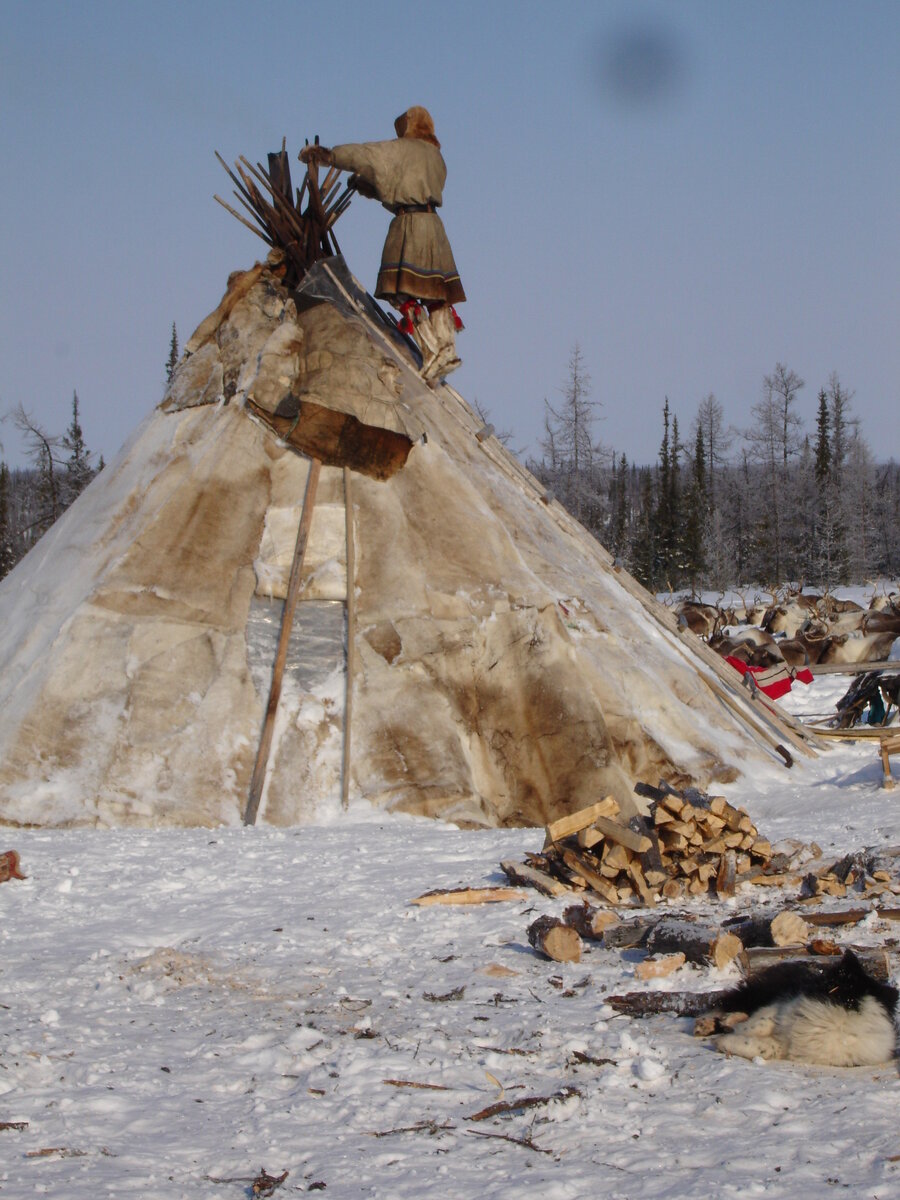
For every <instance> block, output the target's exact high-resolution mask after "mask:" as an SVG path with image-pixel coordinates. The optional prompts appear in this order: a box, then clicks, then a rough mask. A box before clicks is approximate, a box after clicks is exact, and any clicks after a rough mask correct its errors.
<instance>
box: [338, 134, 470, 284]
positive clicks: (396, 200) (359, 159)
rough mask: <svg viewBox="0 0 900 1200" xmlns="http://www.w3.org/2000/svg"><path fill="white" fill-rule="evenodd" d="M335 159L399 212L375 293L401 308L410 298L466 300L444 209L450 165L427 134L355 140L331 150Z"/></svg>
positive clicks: (339, 165)
mask: <svg viewBox="0 0 900 1200" xmlns="http://www.w3.org/2000/svg"><path fill="white" fill-rule="evenodd" d="M331 153H332V161H333V162H334V165H335V166H336V167H339V168H340V169H341V170H342V171H352V172H353V173H354V174H356V175H358V176H359V177H360V178H361V179H362V180H364V182H365V183H367V184H368V185H369V186H370V187H371V188H372V189H373V191H374V192H375V197H376V199H378V200H380V201H381V203H382V204H383V205H384V207H385V208H387V209H389V210H390V211H391V212H392V213H394V219H393V221H391V224H390V228H389V229H388V233H387V238H386V240H385V243H384V250H383V251H382V254H381V270H380V271H379V272H378V283H377V285H376V288H375V295H376V296H378V297H379V298H380V299H383V300H387V301H388V302H389V303H391V304H394V305H395V306H397V307H399V305H400V304H401V303H402V302H403V301H404V300H407V299H410V298H413V299H416V300H424V301H425V302H426V303H428V304H431V303H435V302H437V303H440V302H444V303H446V304H461V303H462V301H463V300H465V298H466V293H465V291H464V290H463V286H462V283H461V281H460V278H459V272H458V271H457V269H456V263H455V262H454V261H453V251H452V250H451V249H450V242H449V241H448V240H447V234H446V232H445V230H444V223H443V221H442V220H441V218H440V217H439V216H438V214H437V213H436V212H434V211H431V212H429V211H419V212H408V211H403V210H404V209H405V208H407V207H424V206H429V207H431V208H432V209H434V208H439V207H440V205H441V203H442V201H443V188H444V182H445V181H446V178H447V167H446V165H445V163H444V159H443V156H442V154H441V152H440V150H439V149H438V148H437V146H434V145H432V144H431V142H428V141H425V140H424V139H422V138H413V137H403V138H395V139H392V140H391V141H387V142H361V143H350V144H347V145H343V146H334V147H333V148H332V151H331Z"/></svg>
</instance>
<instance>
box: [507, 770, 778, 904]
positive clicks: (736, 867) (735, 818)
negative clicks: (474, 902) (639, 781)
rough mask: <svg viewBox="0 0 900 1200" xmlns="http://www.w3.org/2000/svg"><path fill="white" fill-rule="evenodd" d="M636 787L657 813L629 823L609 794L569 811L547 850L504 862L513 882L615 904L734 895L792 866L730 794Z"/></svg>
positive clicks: (552, 830) (551, 832)
mask: <svg viewBox="0 0 900 1200" xmlns="http://www.w3.org/2000/svg"><path fill="white" fill-rule="evenodd" d="M635 790H637V791H640V793H641V794H643V795H645V796H648V798H650V800H651V803H650V812H649V816H647V817H633V818H631V820H629V821H625V820H623V819H622V816H621V812H620V808H619V804H618V803H617V801H616V800H615V799H614V798H613V797H612V796H607V797H606V798H605V799H603V800H600V801H599V802H598V803H596V804H592V805H591V806H590V807H588V808H585V809H582V810H581V811H580V812H577V813H572V814H571V815H570V816H567V817H561V818H560V819H559V820H558V821H553V822H552V823H551V824H550V825H548V826H547V836H546V840H545V842H544V848H543V850H542V851H541V853H540V854H529V855H526V860H527V861H526V863H525V864H518V863H509V862H505V863H501V866H502V868H503V870H504V872H505V873H506V875H507V876H508V878H509V880H510V882H511V883H515V884H520V885H526V886H529V887H534V888H537V890H538V891H540V892H542V893H543V894H544V895H548V896H559V895H563V894H565V893H567V892H573V891H574V892H588V891H590V892H593V893H594V894H595V895H597V896H599V897H600V898H601V899H602V900H604V901H605V902H606V903H607V904H611V905H619V904H634V903H635V902H636V903H638V904H642V905H648V906H650V905H654V904H656V903H657V901H658V900H659V899H660V898H661V897H664V898H666V899H670V900H673V899H677V898H680V897H682V896H686V895H689V896H699V895H706V894H707V893H709V892H713V893H715V894H717V895H726V896H732V895H734V890H735V886H736V884H737V883H738V882H743V881H745V880H751V881H752V880H754V879H756V878H758V877H760V876H762V875H767V874H769V873H770V872H772V871H774V872H779V871H783V870H784V869H785V868H786V867H787V865H788V860H787V858H786V856H783V855H781V856H778V855H775V854H774V853H773V850H772V846H771V843H770V842H768V841H767V840H766V839H765V838H762V837H760V836H759V831H758V830H757V828H756V826H755V825H754V824H753V822H752V821H751V819H750V817H749V816H748V815H747V813H746V812H744V810H743V809H741V808H735V807H734V806H733V805H731V804H729V803H728V801H727V800H725V798H724V797H723V796H707V795H705V794H704V793H703V792H699V791H697V790H696V789H694V788H689V789H687V790H686V791H685V792H679V791H676V790H675V789H674V788H670V787H667V786H665V785H661V786H660V787H659V788H651V787H647V786H646V785H638V788H636V789H635ZM782 860H784V861H782Z"/></svg>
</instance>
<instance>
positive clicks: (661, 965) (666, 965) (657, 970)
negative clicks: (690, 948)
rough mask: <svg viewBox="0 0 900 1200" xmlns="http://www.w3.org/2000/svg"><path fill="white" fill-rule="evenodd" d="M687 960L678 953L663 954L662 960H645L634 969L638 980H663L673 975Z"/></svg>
mask: <svg viewBox="0 0 900 1200" xmlns="http://www.w3.org/2000/svg"><path fill="white" fill-rule="evenodd" d="M686 961H687V960H686V959H685V957H684V954H683V953H682V952H681V951H679V952H678V953H677V954H664V955H663V956H662V958H645V959H644V961H643V962H639V963H638V965H637V966H636V967H635V968H634V973H635V976H636V977H637V978H638V979H664V978H665V977H666V976H668V975H673V974H674V973H675V972H676V971H677V970H678V969H679V967H683V966H684V964H685V962H686Z"/></svg>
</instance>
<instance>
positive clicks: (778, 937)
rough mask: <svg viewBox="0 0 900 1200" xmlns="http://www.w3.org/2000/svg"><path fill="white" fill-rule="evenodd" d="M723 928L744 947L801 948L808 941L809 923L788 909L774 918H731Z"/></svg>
mask: <svg viewBox="0 0 900 1200" xmlns="http://www.w3.org/2000/svg"><path fill="white" fill-rule="evenodd" d="M723 928H724V929H727V930H728V932H729V933H733V934H736V935H737V937H739V938H740V940H741V942H742V943H743V945H744V946H803V945H805V944H806V942H807V941H808V940H809V922H808V921H806V920H804V918H803V917H801V916H800V914H799V913H795V912H791V910H790V909H784V910H783V911H782V912H779V913H776V914H775V915H774V916H770V915H765V914H764V915H761V916H741V917H732V918H731V919H730V920H728V921H725V922H724V923H723Z"/></svg>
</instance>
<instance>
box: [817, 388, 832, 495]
mask: <svg viewBox="0 0 900 1200" xmlns="http://www.w3.org/2000/svg"><path fill="white" fill-rule="evenodd" d="M815 472H816V484H817V485H818V487H819V488H820V489H821V488H823V487H824V486H825V484H826V483H827V482H828V479H829V477H830V475H831V416H830V414H829V412H828V397H827V396H826V394H825V389H824V388H822V389H821V391H820V392H819V411H818V415H817V416H816V466H815Z"/></svg>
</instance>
